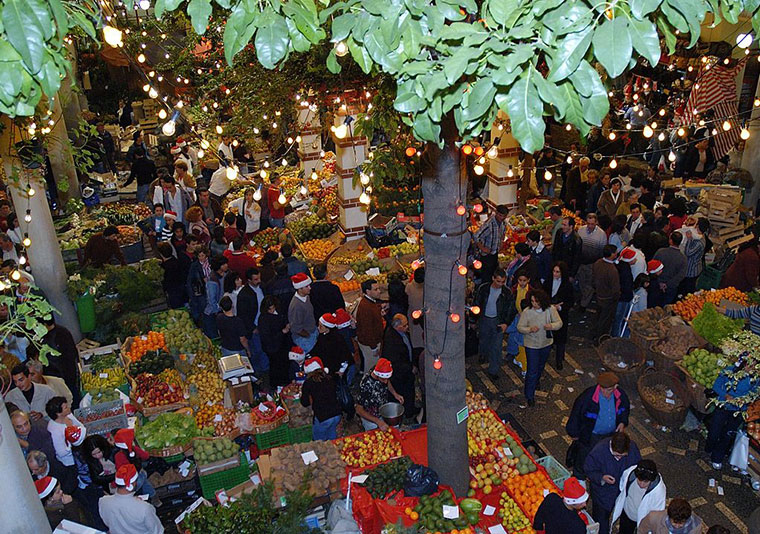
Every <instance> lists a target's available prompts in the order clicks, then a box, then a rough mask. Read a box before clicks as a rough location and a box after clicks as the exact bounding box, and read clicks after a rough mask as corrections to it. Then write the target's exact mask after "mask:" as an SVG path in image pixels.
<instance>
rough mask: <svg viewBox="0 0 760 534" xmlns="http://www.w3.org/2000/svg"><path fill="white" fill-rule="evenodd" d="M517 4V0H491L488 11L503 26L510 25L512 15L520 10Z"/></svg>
mask: <svg viewBox="0 0 760 534" xmlns="http://www.w3.org/2000/svg"><path fill="white" fill-rule="evenodd" d="M517 5H518V4H517V0H490V1H489V2H488V11H489V12H490V13H491V16H492V17H493V19H494V21H496V22H497V23H499V24H501V25H502V26H508V25H510V24H511V20H510V19H511V17H512V16H513V15H514V13H515V12H517V10H518V8H517Z"/></svg>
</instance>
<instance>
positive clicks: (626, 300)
mask: <svg viewBox="0 0 760 534" xmlns="http://www.w3.org/2000/svg"><path fill="white" fill-rule="evenodd" d="M635 261H636V251H635V250H633V249H630V248H624V249H623V250H621V251H620V256H618V262H617V271H618V280H619V281H620V298H619V299H618V304H617V310H616V311H615V321H614V323H613V324H612V337H621V332H620V330H621V328H622V327H623V320H624V319H625V316H626V315H627V314H628V308H629V307H630V306H631V301H632V300H633V272H632V271H631V263H633V262H635ZM626 332H628V329H626ZM628 335H629V336H630V332H628ZM626 337H628V336H626Z"/></svg>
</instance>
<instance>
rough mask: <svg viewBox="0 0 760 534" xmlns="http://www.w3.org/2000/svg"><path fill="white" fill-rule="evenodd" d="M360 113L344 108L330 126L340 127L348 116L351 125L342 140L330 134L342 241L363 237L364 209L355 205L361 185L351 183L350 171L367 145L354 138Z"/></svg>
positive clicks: (360, 160) (363, 139) (364, 155)
mask: <svg viewBox="0 0 760 534" xmlns="http://www.w3.org/2000/svg"><path fill="white" fill-rule="evenodd" d="M359 112H360V110H359V109H358V108H357V107H356V106H355V105H350V104H349V105H348V107H347V109H344V110H341V111H339V112H338V113H336V114H335V118H334V119H333V120H334V126H335V127H336V128H337V127H338V126H340V125H341V124H344V122H345V120H346V117H352V118H353V122H351V124H349V125H348V134H347V135H346V137H344V138H343V139H338V138H337V137H336V136H335V134H334V133H333V140H334V141H335V155H336V164H335V173H336V174H337V175H338V202H339V204H340V207H339V215H340V228H341V230H342V231H343V233H344V234H346V239H347V240H349V241H351V240H353V239H360V238H361V237H362V236H363V235H364V228H365V227H366V226H367V206H365V205H363V204H362V203H361V202H359V196H360V195H361V193H362V186H361V184H359V183H358V182H357V184H356V185H354V184H353V182H354V169H356V168H357V167H358V166H359V165H361V164H362V163H363V162H364V161H365V160H366V159H367V151H368V148H369V142H368V140H367V138H366V137H355V136H354V125H355V124H356V116H357V114H358V113H359Z"/></svg>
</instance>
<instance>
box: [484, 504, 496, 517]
mask: <svg viewBox="0 0 760 534" xmlns="http://www.w3.org/2000/svg"><path fill="white" fill-rule="evenodd" d="M495 511H496V508H494V507H493V506H491V505H490V504H487V505H486V507H485V508H484V509H483V515H493V514H494V512H495Z"/></svg>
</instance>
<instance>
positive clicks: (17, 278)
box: [11, 238, 29, 282]
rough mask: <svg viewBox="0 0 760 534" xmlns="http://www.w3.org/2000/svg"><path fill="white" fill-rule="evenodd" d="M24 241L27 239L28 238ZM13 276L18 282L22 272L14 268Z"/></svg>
mask: <svg viewBox="0 0 760 534" xmlns="http://www.w3.org/2000/svg"><path fill="white" fill-rule="evenodd" d="M27 239H29V238H27ZM24 241H26V239H25V240H24ZM11 278H13V279H14V280H15V281H16V282H18V281H19V280H21V273H20V272H18V270H17V269H14V270H13V272H12V273H11Z"/></svg>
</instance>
